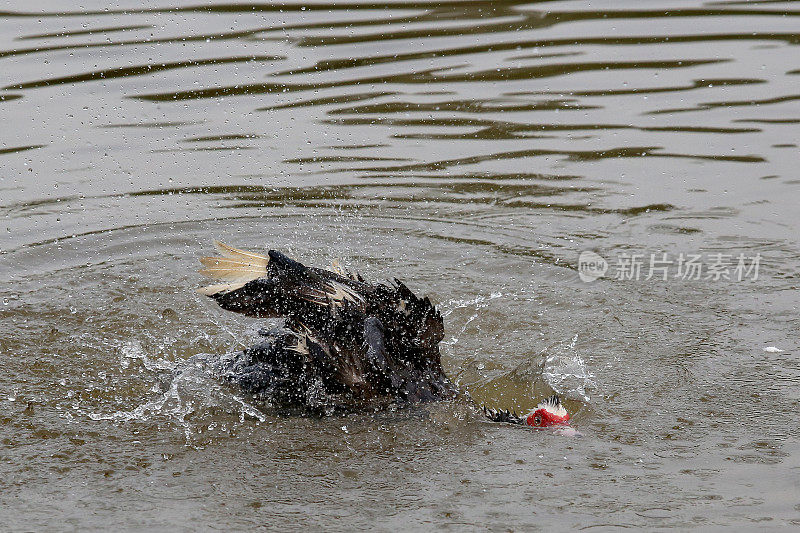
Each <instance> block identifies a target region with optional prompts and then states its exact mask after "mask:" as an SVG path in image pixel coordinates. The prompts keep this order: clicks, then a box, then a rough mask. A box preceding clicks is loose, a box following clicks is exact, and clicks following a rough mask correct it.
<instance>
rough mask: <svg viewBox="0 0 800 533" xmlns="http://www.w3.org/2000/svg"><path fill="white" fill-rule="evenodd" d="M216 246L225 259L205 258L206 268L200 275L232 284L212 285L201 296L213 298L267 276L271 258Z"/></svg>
mask: <svg viewBox="0 0 800 533" xmlns="http://www.w3.org/2000/svg"><path fill="white" fill-rule="evenodd" d="M214 245H215V246H216V247H217V249H218V250H219V252H220V253H221V254H222V255H223V256H224V257H203V258H202V259H200V262H201V263H202V264H203V266H204V267H205V268H203V269H201V270H200V273H201V274H203V275H204V276H208V277H209V278H213V279H218V280H223V281H228V282H231V283H229V284H221V285H210V286H208V287H203V288H201V289H199V290H198V292H199V293H200V294H205V295H207V296H211V295H213V294H216V293H218V292H228V291H232V290H236V289H238V288H240V287H243V286H244V285H245V284H246V283H247V282H248V281H252V280H254V279H258V278H261V277H264V276H266V275H267V266H268V265H269V257H267V256H263V255H259V254H255V253H252V252H245V251H244V250H239V249H237V248H233V247H231V246H228V245H227V244H223V243H221V242H219V241H214Z"/></svg>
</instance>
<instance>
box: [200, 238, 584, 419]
mask: <svg viewBox="0 0 800 533" xmlns="http://www.w3.org/2000/svg"><path fill="white" fill-rule="evenodd" d="M215 245H216V247H217V249H218V250H219V252H220V254H221V257H205V258H203V259H201V260H200V262H201V263H202V264H203V266H204V268H203V269H202V270H200V273H201V274H204V275H206V276H208V277H211V278H214V279H217V280H220V281H223V283H220V284H216V285H209V286H207V287H203V288H201V289H199V290H198V292H199V293H200V294H204V295H206V296H209V297H211V298H213V299H214V300H216V302H217V303H218V304H219V305H220V307H222V308H223V309H226V310H228V311H234V312H237V313H242V314H244V315H247V316H251V317H262V318H285V324H284V325H283V327H281V328H277V329H273V330H268V331H261V332H259V333H260V334H261V335H262V336H263V337H264V340H263V341H262V342H259V343H257V344H256V345H254V346H253V347H251V348H249V349H247V350H244V351H243V352H239V353H237V354H233V356H231V357H228V358H226V359H224V360H223V363H222V368H221V370H222V373H223V375H224V376H225V378H226V379H228V380H229V381H231V382H232V383H234V384H236V385H237V386H239V387H240V388H241V389H242V390H243V391H244V392H246V393H248V394H251V395H253V396H254V397H255V398H256V399H259V400H264V401H268V402H270V403H271V404H273V405H275V406H276V407H279V408H299V409H302V410H307V411H312V412H319V413H324V414H329V413H332V412H335V411H347V410H363V409H375V410H377V409H381V408H385V407H388V406H390V405H392V404H412V403H422V402H431V401H439V400H450V399H453V398H455V397H456V396H457V395H458V394H459V391H458V389H457V387H456V386H455V385H454V384H453V383H452V382H451V381H450V379H448V377H447V375H446V374H445V372H444V370H443V368H442V364H441V356H440V353H439V342H441V340H442V338H443V337H444V324H443V321H442V315H441V313H439V311H437V310H436V308H435V307H434V306H433V304H431V301H430V300H429V299H428V298H427V297H426V298H418V297H417V296H416V295H414V293H413V292H411V290H410V289H409V288H408V287H406V286H405V285H404V284H403V283H402V282H400V281H399V280H397V279H395V280H394V283H393V284H389V285H385V284H382V283H368V282H366V281H365V280H364V279H363V278H362V277H361V276H360V275H358V274H353V273H350V272H347V271H345V270H343V269H342V268H341V267H340V266H338V264H336V263H335V264H334V266H333V269H332V270H324V269H320V268H313V267H306V266H305V265H303V264H301V263H299V262H297V261H295V260H293V259H291V258H289V257H287V256H286V255H284V254H282V253H280V252H277V251H275V250H270V251H269V252H268V253H267V255H260V254H255V253H251V252H246V251H243V250H238V249H236V248H232V247H230V246H227V245H225V244H222V243H220V242H216V243H215ZM484 413H485V414H486V416H487V417H488V418H489V419H491V420H494V421H497V422H508V423H512V424H523V425H529V426H534V427H547V426H556V425H566V424H567V423H568V422H567V421H568V420H569V415H568V414H567V412H566V410H565V409H564V407H563V406H562V405H561V402H560V401H559V399H558V396H553V397H551V398H549V399H547V400H545V401H544V402H542V403H540V404H539V405H538V406H537V408H536V409H534V410H533V411H532V412H531V413H529V414H528V415H526V416H523V417H519V416H517V415H516V413H510V412H509V411H497V410H494V409H486V408H484Z"/></svg>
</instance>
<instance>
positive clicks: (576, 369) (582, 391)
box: [542, 333, 595, 402]
mask: <svg viewBox="0 0 800 533" xmlns="http://www.w3.org/2000/svg"><path fill="white" fill-rule="evenodd" d="M577 342H578V334H577V333H576V334H575V335H574V336H573V337H572V341H570V342H569V343H568V344H565V343H563V342H560V343H558V344H556V345H555V346H551V347H549V348H547V349H546V350H545V351H544V353H543V355H544V363H543V364H542V376H543V377H544V379H545V380H546V381H547V383H548V384H549V385H550V386H551V387H553V390H555V391H556V392H558V393H567V394H577V395H579V396H580V397H581V398H582V399H583V401H585V402H588V401H589V395H588V394H587V392H586V391H587V389H590V388H594V387H595V382H594V377H595V376H594V374H593V373H592V372H590V371H589V369H588V368H587V366H586V363H585V362H584V360H583V358H582V357H581V356H580V354H578V352H577V351H576V349H575V345H576V344H577Z"/></svg>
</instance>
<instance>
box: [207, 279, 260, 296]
mask: <svg viewBox="0 0 800 533" xmlns="http://www.w3.org/2000/svg"><path fill="white" fill-rule="evenodd" d="M246 284H247V283H246V282H245V283H219V284H216V285H206V286H205V287H200V288H198V289H196V291H197V293H198V294H202V295H203V296H215V295H217V294H222V293H225V292H230V291H235V290H236V289H241V288H242V287H244V286H245V285H246Z"/></svg>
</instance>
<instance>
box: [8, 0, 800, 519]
mask: <svg viewBox="0 0 800 533" xmlns="http://www.w3.org/2000/svg"><path fill="white" fill-rule="evenodd" d="M0 27H2V30H3V31H2V32H0V64H2V67H3V68H2V71H1V72H2V74H0V87H2V89H0V116H2V123H3V125H4V127H3V128H2V129H0V214H2V219H3V220H4V226H5V230H4V231H3V237H2V240H1V241H0V294H2V307H0V316H1V317H2V322H1V323H0V324H2V326H1V327H2V335H0V353H1V354H2V355H1V357H2V364H1V366H0V368H1V369H2V372H1V373H0V406H2V409H1V410H0V439H1V440H2V446H3V448H2V460H1V461H0V480H2V481H0V489H2V490H1V491H0V494H2V496H0V502H1V504H0V509H2V510H3V511H2V513H0V514H2V516H3V519H4V521H5V524H6V527H8V528H9V529H12V530H28V529H35V530H54V531H61V530H64V529H65V528H67V529H71V528H74V529H107V528H121V529H126V530H139V529H148V528H154V529H170V530H177V529H179V530H206V529H212V528H219V529H226V530H229V529H244V528H254V527H266V528H275V529H278V528H280V529H284V528H289V529H308V528H311V529H320V528H327V529H334V530H352V529H353V528H366V527H373V526H377V527H379V528H381V529H384V530H396V529H400V528H406V527H412V528H414V529H429V528H433V527H436V528H442V529H454V530H483V529H485V528H489V529H492V530H508V529H512V530H514V529H518V530H537V529H542V530H547V531H553V530H575V529H588V528H595V527H600V528H603V529H606V528H608V529H612V528H646V529H653V528H674V529H679V530H685V529H689V528H693V527H701V528H709V529H714V528H721V527H735V528H737V529H744V530H747V529H753V528H756V527H759V528H763V527H767V528H771V527H772V528H776V529H789V528H791V527H792V526H795V527H796V526H797V525H798V524H800V440H799V437H800V434H799V433H798V419H797V412H798V404H800V393H799V392H798V391H799V390H800V389H799V388H798V385H799V384H800V362H798V353H800V351H799V350H800V342H798V339H797V331H798V328H799V327H800V321H799V320H798V303H800V297H799V296H798V280H799V279H800V242H799V241H798V234H799V232H800V222H798V218H797V215H798V207H797V206H798V199H800V193H799V192H798V187H800V178H798V175H797V168H798V163H800V159H799V158H798V143H800V135H798V125H799V124H800V90H798V81H800V77H798V76H799V75H800V61H798V57H800V56H798V48H797V46H798V43H800V32H799V31H798V28H800V10H798V9H797V5H796V3H795V2H789V1H786V2H779V1H768V2H736V1H731V2H726V1H710V2H705V3H702V2H689V1H685V2H680V1H676V2H669V3H667V4H664V3H658V4H657V5H656V3H652V2H644V3H643V2H615V3H614V5H613V6H612V5H610V4H609V5H607V6H605V7H603V6H599V5H597V4H595V3H589V2H585V1H564V2H560V1H556V2H532V3H529V2H480V1H476V2H461V1H451V2H426V1H421V2H411V3H400V2H385V3H380V2H378V3H376V2H346V3H345V2H336V3H335V4H334V3H332V2H322V1H314V2H303V3H293V2H284V3H269V2H266V3H251V2H239V1H236V2H209V1H208V0H204V1H201V2H198V3H192V2H181V1H180V0H176V1H172V2H167V1H161V0H159V1H148V2H128V1H122V2H118V3H115V4H114V5H111V6H109V5H107V4H104V3H102V2H94V1H90V2H83V3H82V4H81V5H77V4H75V5H67V4H64V3H62V2H52V1H47V0H45V1H40V2H36V3H30V2H16V1H12V2H7V3H6V4H4V5H3V6H2V9H0ZM215 238H217V239H221V240H224V241H226V242H230V244H233V245H236V246H240V247H244V248H253V249H268V248H279V249H282V250H284V251H287V252H290V253H291V254H294V255H296V256H297V257H298V258H300V259H302V260H303V261H305V262H307V263H310V264H315V265H320V266H322V265H325V264H327V263H328V262H330V261H331V260H332V259H334V258H340V259H341V261H342V262H343V263H344V264H346V265H348V266H349V267H351V268H354V269H357V270H359V271H360V272H362V274H363V275H364V276H365V277H369V278H371V279H388V278H392V277H394V276H397V277H400V278H402V279H404V280H405V281H406V282H407V283H408V284H409V286H410V287H412V289H414V290H415V291H418V292H421V293H427V294H430V295H431V297H432V299H433V300H434V301H436V302H438V304H439V305H440V307H441V308H442V311H443V314H444V315H445V320H446V328H447V332H446V338H445V341H444V347H443V349H444V359H445V361H444V362H445V365H446V368H447V370H448V372H449V374H450V375H451V376H453V378H454V379H456V380H457V381H458V383H459V384H460V386H461V387H463V388H464V390H466V391H468V392H469V394H470V395H471V397H472V398H473V399H474V400H475V402H477V403H479V404H480V403H486V404H489V405H494V406H498V407H506V408H515V409H527V408H530V407H532V406H533V405H535V403H536V401H537V399H538V398H540V397H542V396H543V395H544V394H548V393H550V392H551V391H553V390H555V391H557V392H559V393H560V394H562V396H563V397H564V398H565V399H566V404H567V406H568V408H569V409H570V411H571V412H573V413H574V426H575V427H577V428H578V429H579V430H580V432H581V433H582V435H583V436H582V437H581V438H566V437H563V436H558V435H554V434H551V433H548V432H532V431H527V430H519V429H518V428H514V427H511V426H502V425H495V424H490V423H485V422H483V421H481V419H480V416H479V415H478V413H477V411H475V410H474V409H473V406H472V404H471V403H470V402H468V401H461V402H455V403H453V404H444V405H434V406H427V407H425V408H422V409H414V410H400V411H396V412H390V413H381V414H378V415H372V414H368V415H351V416H346V417H334V418H328V419H316V418H302V417H299V418H287V417H280V416H277V415H276V414H275V413H274V412H272V411H271V410H270V409H269V406H264V405H258V404H255V403H254V402H252V401H251V400H249V399H248V398H246V397H243V396H242V395H241V394H240V393H238V392H237V391H235V390H232V389H230V388H228V387H226V386H224V385H223V384H221V383H220V382H218V381H217V380H215V379H214V378H213V377H211V376H209V375H208V374H207V373H206V372H204V371H203V369H202V368H196V367H194V366H193V365H191V364H187V363H186V361H187V360H188V359H189V358H190V357H192V356H195V355H200V354H205V355H208V356H213V355H214V354H220V353H224V352H226V351H230V350H237V349H241V348H242V347H243V346H247V345H248V344H249V343H251V342H253V340H254V339H255V338H256V336H257V335H256V331H257V330H258V328H259V327H260V326H261V325H263V324H262V323H261V322H259V321H255V320H249V319H242V318H241V317H238V316H234V315H230V314H227V313H225V312H223V311H221V310H219V309H217V308H216V307H215V306H214V305H211V303H210V302H209V301H206V300H204V299H203V298H201V297H200V296H198V295H196V294H194V293H193V291H192V289H193V288H195V287H197V286H198V285H199V284H200V283H201V279H200V277H199V275H197V274H196V273H195V270H196V269H197V267H198V263H197V258H198V257H201V256H204V255H208V254H209V253H210V252H211V251H212V248H211V244H210V243H211V241H212V240H213V239H215ZM585 250H592V251H594V252H596V253H598V254H600V255H601V256H602V257H604V258H606V259H607V260H608V261H609V263H611V265H612V268H611V269H610V270H609V271H608V273H607V274H606V275H605V276H603V277H602V278H600V279H598V280H596V281H592V282H584V281H581V279H580V277H579V275H578V268H579V261H578V257H579V254H580V252H582V251H585ZM663 253H666V254H668V258H669V259H670V260H674V261H677V258H678V257H679V255H680V254H700V255H701V256H702V258H703V262H704V264H705V265H706V266H708V265H709V264H710V263H711V262H712V257H713V256H714V254H724V255H725V256H727V257H728V259H729V260H730V261H732V262H733V263H734V264H735V261H736V259H735V258H736V257H738V255H739V254H742V256H744V257H746V258H749V259H751V258H754V257H759V258H760V264H759V272H758V277H757V279H753V278H754V277H755V276H753V275H752V272H751V275H750V276H746V277H745V279H743V280H742V281H738V280H737V279H736V277H735V276H729V277H733V278H734V279H724V278H723V279H714V277H713V276H706V275H703V276H701V278H700V279H690V280H687V279H682V278H681V277H676V276H675V274H676V272H677V271H676V268H677V265H676V264H674V265H672V266H671V270H670V271H669V276H668V277H667V279H661V277H660V276H651V279H649V280H647V279H645V277H646V275H644V274H645V273H646V271H647V268H648V267H649V264H647V265H644V269H645V270H644V271H643V274H642V276H640V279H639V280H635V279H634V280H624V279H623V280H619V279H614V277H615V272H616V271H617V270H618V269H615V268H614V267H615V266H619V264H620V263H619V261H620V258H623V257H626V255H625V254H627V255H628V256H630V254H641V255H642V257H643V258H645V261H647V260H649V258H650V256H651V254H658V257H661V254H663ZM732 266H733V265H732ZM773 346H774V347H776V348H779V349H780V350H783V351H764V348H766V347H773ZM176 373H180V377H178V378H175V377H174V376H175V375H176Z"/></svg>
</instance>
